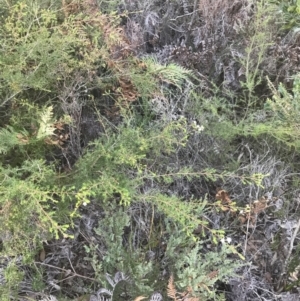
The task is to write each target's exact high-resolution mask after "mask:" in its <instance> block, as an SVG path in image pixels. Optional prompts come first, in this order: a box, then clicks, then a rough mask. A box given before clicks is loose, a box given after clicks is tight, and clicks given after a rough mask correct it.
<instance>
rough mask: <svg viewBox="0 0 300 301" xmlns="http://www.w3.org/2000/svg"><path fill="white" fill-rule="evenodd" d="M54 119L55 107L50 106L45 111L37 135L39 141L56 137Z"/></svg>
mask: <svg viewBox="0 0 300 301" xmlns="http://www.w3.org/2000/svg"><path fill="white" fill-rule="evenodd" d="M52 118H53V107H52V106H50V107H48V108H46V109H45V110H44V112H42V114H41V119H40V124H39V130H38V133H37V139H42V138H45V137H48V136H51V135H54V130H55V128H54V122H53V120H52Z"/></svg>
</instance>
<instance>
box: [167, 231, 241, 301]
mask: <svg viewBox="0 0 300 301" xmlns="http://www.w3.org/2000/svg"><path fill="white" fill-rule="evenodd" d="M171 229H172V230H171ZM171 229H170V228H169V229H168V232H171V233H172V235H171V236H170V238H169V240H168V243H167V250H166V260H168V261H169V262H170V263H171V266H172V271H171V272H172V273H173V275H174V279H175V285H176V287H178V288H179V289H180V291H185V290H187V289H188V290H189V292H190V293H192V295H194V296H197V297H198V298H200V300H211V298H217V294H216V291H215V290H214V289H213V287H214V285H215V283H216V282H217V281H218V280H222V281H223V282H226V279H227V277H228V276H230V275H233V274H234V271H235V269H236V268H237V267H239V266H241V264H242V262H241V261H239V260H237V259H233V258H232V259H229V258H228V254H231V253H232V250H231V249H230V246H229V245H226V244H225V243H224V244H223V243H222V245H220V246H219V247H215V249H214V250H209V251H207V250H206V251H205V250H203V248H204V246H205V241H198V242H196V243H191V240H190V239H188V238H187V237H186V236H185V235H183V233H182V232H180V231H179V229H178V228H177V229H176V227H175V228H173V227H172V228H171ZM222 300H224V299H222Z"/></svg>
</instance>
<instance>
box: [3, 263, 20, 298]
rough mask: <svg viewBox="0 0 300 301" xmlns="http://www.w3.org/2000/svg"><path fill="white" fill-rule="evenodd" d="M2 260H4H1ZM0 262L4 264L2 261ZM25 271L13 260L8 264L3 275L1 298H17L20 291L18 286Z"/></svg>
mask: <svg viewBox="0 0 300 301" xmlns="http://www.w3.org/2000/svg"><path fill="white" fill-rule="evenodd" d="M1 261H2V260H1ZM1 261H0V263H1V264H2V262H1ZM23 276H24V273H23V272H21V271H20V270H19V269H18V267H17V265H16V263H15V262H14V261H13V260H12V261H11V262H9V264H8V265H7V267H6V269H5V271H4V273H3V277H4V279H1V282H2V283H1V285H0V295H1V300H3V301H10V300H11V298H16V297H17V293H18V288H19V284H20V282H21V280H22V279H23Z"/></svg>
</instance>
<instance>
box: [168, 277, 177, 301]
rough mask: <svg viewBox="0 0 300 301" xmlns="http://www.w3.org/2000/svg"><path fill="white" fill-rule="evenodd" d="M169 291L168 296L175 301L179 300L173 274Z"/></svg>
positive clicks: (169, 283)
mask: <svg viewBox="0 0 300 301" xmlns="http://www.w3.org/2000/svg"><path fill="white" fill-rule="evenodd" d="M167 293H168V297H170V298H171V299H173V300H174V301H179V300H177V297H176V294H177V291H176V287H175V285H174V277H173V275H171V277H170V279H169V282H168V288H167Z"/></svg>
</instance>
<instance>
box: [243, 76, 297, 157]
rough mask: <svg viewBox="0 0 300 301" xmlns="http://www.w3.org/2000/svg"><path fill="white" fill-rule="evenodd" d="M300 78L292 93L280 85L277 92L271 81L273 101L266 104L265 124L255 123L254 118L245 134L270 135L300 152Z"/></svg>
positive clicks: (247, 126)
mask: <svg viewBox="0 0 300 301" xmlns="http://www.w3.org/2000/svg"><path fill="white" fill-rule="evenodd" d="M299 83H300V78H299V75H296V76H295V78H294V85H293V90H292V93H290V92H288V91H287V89H286V88H285V87H284V86H283V84H280V85H279V87H278V89H277V90H276V89H275V87H274V86H273V84H272V83H271V82H270V81H269V86H270V89H271V90H272V92H273V97H272V99H267V101H266V102H265V112H266V117H265V120H264V122H255V121H253V119H252V118H253V116H251V117H252V118H251V117H250V118H249V120H248V124H246V125H245V134H247V135H253V136H255V137H258V136H260V135H268V136H270V137H272V138H273V139H276V140H277V141H279V142H281V143H283V144H285V145H287V146H289V147H293V148H295V149H296V150H297V151H298V150H299V147H300V145H299V121H298V119H299V118H298V116H299V89H300V84H299Z"/></svg>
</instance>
